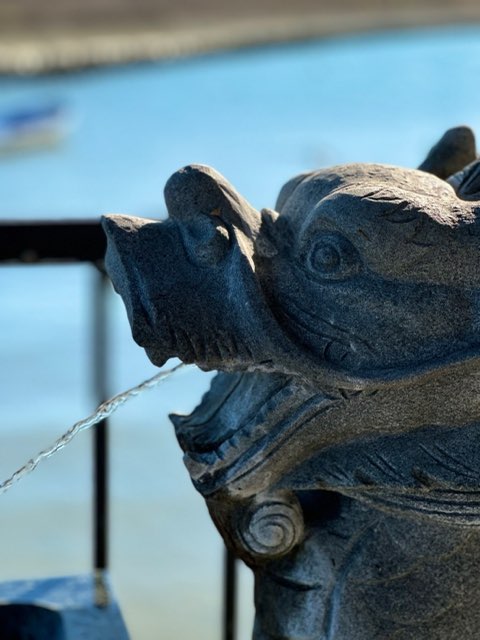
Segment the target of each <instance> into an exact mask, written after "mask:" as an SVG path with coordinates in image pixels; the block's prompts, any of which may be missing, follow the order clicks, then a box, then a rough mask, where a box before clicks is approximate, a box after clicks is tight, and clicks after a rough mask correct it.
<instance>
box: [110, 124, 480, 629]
mask: <svg viewBox="0 0 480 640" xmlns="http://www.w3.org/2000/svg"><path fill="white" fill-rule="evenodd" d="M165 199H166V203H167V208H168V212H169V218H168V219H167V220H165V221H162V222H158V221H152V220H145V219H140V218H134V217H129V216H119V215H116V216H108V217H106V218H105V220H104V226H105V230H106V233H107V236H108V251H107V257H106V265H107V270H108V272H109V274H110V276H111V278H112V280H113V283H114V285H115V288H116V289H117V291H118V292H119V293H120V294H121V296H122V297H123V300H124V302H125V305H126V308H127V313H128V316H129V320H130V323H131V326H132V332H133V336H134V338H135V340H136V341H137V342H138V343H139V344H140V345H141V346H143V347H144V348H145V350H146V352H147V354H148V356H149V358H150V359H151V360H152V362H154V363H155V364H157V365H163V364H164V362H165V361H166V360H167V359H168V358H170V357H172V356H177V357H179V358H180V359H181V360H183V361H184V362H194V363H196V364H197V365H198V366H199V367H201V368H202V369H206V370H211V369H216V370H218V371H219V373H218V374H217V376H216V377H215V378H214V380H213V382H212V385H211V389H210V391H209V392H208V393H207V394H206V395H205V396H204V398H203V399H202V402H201V404H200V405H199V406H198V407H197V408H196V409H195V410H194V411H193V413H192V414H191V415H189V416H178V415H177V416H172V420H173V423H174V425H175V430H176V434H177V437H178V441H179V443H180V446H181V447H182V449H183V451H184V457H185V463H186V466H187V469H188V471H189V473H190V475H191V478H192V480H193V483H194V485H195V487H196V488H197V489H198V490H199V491H200V492H201V494H202V495H203V496H204V497H205V499H206V501H207V504H208V506H209V509H210V513H211V515H212V517H213V519H214V521H215V523H216V525H217V526H218V528H219V530H220V532H221V533H222V535H223V537H224V538H225V540H226V542H227V544H228V545H229V546H230V547H231V548H233V549H234V550H235V552H236V553H237V554H238V555H239V556H240V557H242V558H243V559H244V560H245V562H247V564H249V566H251V567H252V569H253V570H254V572H255V579H256V589H255V600H256V608H257V614H256V621H255V628H254V632H253V635H254V638H255V640H274V639H275V640H373V639H377V640H384V639H385V640H386V639H395V640H411V639H414V640H453V638H462V639H463V640H473V639H474V638H478V629H479V628H480V594H479V593H480V590H479V588H478V587H479V579H478V575H479V569H480V530H479V526H480V464H479V463H480V394H479V391H480V160H477V158H476V152H475V144H474V139H473V134H472V133H471V132H470V130H469V129H467V128H465V127H459V128H456V129H452V130H450V131H448V132H447V133H446V134H445V136H444V137H443V138H442V139H441V140H440V142H439V143H438V144H437V145H436V146H435V147H434V148H433V149H432V151H431V152H430V154H429V155H428V157H427V159H426V160H425V162H424V163H423V164H422V165H421V167H420V170H413V169H403V168H399V167H393V166H387V165H379V164H351V165H345V166H337V167H333V168H330V169H322V170H319V171H312V172H309V173H305V174H302V175H300V176H297V177H296V178H293V179H292V180H291V181H289V182H288V183H287V184H286V185H285V186H284V187H283V189H282V190H281V192H280V196H279V198H278V201H277V204H276V207H275V210H270V209H264V210H262V211H261V212H258V211H256V210H255V209H254V208H253V207H252V206H251V205H250V204H249V203H248V202H247V201H246V200H245V199H244V198H242V196H241V195H240V194H239V193H238V192H237V191H235V189H234V188H233V187H232V186H231V185H230V184H229V183H228V182H227V181H226V180H225V178H223V177H222V176H221V175H219V174H218V173H216V172H215V171H214V170H213V169H210V168H208V167H204V166H189V167H186V168H184V169H182V170H180V171H178V172H177V173H175V174H174V175H173V176H172V177H171V178H170V180H169V181H168V183H167V185H166V188H165Z"/></svg>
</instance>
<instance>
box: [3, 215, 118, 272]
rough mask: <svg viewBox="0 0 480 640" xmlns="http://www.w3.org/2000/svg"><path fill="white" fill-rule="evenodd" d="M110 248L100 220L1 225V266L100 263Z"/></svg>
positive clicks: (20, 222) (16, 222) (10, 222)
mask: <svg viewBox="0 0 480 640" xmlns="http://www.w3.org/2000/svg"><path fill="white" fill-rule="evenodd" d="M106 246H107V245H106V239H105V235H104V233H103V231H102V227H101V225H100V220H99V219H92V220H58V221H54V220H38V221H37V220H35V221H32V220H26V221H23V220H22V221H18V220H15V221H8V220H7V221H5V220H3V221H1V222H0V262H21V263H26V264H31V263H37V262H98V261H101V260H103V258H104V257H105V251H106Z"/></svg>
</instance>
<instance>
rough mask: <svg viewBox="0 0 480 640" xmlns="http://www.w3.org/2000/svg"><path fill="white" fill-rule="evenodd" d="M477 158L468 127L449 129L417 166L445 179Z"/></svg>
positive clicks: (472, 137)
mask: <svg viewBox="0 0 480 640" xmlns="http://www.w3.org/2000/svg"><path fill="white" fill-rule="evenodd" d="M476 158H477V152H476V147H475V135H474V133H473V131H472V130H471V129H470V127H464V126H462V127H454V128H453V129H449V130H448V131H447V132H446V133H444V135H443V136H442V137H441V138H440V140H439V141H438V142H437V144H436V145H435V146H433V147H432V148H431V149H430V151H429V153H428V155H427V157H426V158H425V160H424V161H423V162H422V164H421V165H420V166H419V167H418V168H419V169H420V170H421V171H426V172H427V173H432V174H433V175H434V176H437V178H442V179H443V180H446V179H447V178H448V177H449V176H451V175H452V174H454V173H457V171H460V170H461V169H463V168H464V167H465V166H466V165H468V164H470V163H471V162H473V161H474V160H476Z"/></svg>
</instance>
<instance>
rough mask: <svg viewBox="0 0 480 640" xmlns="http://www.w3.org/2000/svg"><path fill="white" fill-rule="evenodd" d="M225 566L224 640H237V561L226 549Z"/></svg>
mask: <svg viewBox="0 0 480 640" xmlns="http://www.w3.org/2000/svg"><path fill="white" fill-rule="evenodd" d="M223 566H224V578H223V580H224V582H223V640H235V637H236V626H237V560H236V558H235V556H234V555H233V553H232V552H231V551H229V550H228V549H227V548H226V547H225V551H224V560H223Z"/></svg>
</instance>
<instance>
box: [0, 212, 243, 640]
mask: <svg viewBox="0 0 480 640" xmlns="http://www.w3.org/2000/svg"><path fill="white" fill-rule="evenodd" d="M105 250H106V240H105V236H104V234H103V231H102V228H101V226H100V221H99V220H71V221H1V222H0V266H1V265H2V264H26V265H38V264H41V263H57V264H68V263H79V262H87V263H90V264H92V265H93V266H94V267H96V271H97V274H98V277H97V278H96V280H95V283H94V287H93V292H92V313H93V326H94V331H93V344H92V353H93V360H92V364H93V367H92V368H93V372H92V380H93V391H94V393H95V397H96V400H97V401H98V403H100V402H103V401H104V400H106V399H107V379H108V370H107V366H108V365H107V363H108V354H107V343H108V342H107V339H106V338H107V335H106V327H107V311H108V310H107V296H106V293H107V288H108V277H107V275H106V273H105V271H104V268H103V260H104V256H105ZM108 447H109V439H108V420H103V421H102V422H100V423H99V424H98V425H96V427H95V428H94V436H93V451H92V455H93V500H92V501H93V561H92V564H93V568H94V569H95V570H104V569H108V542H109V526H108V524H109V473H108V461H109V452H108ZM236 601H237V575H236V560H235V558H234V556H233V555H232V554H231V553H230V552H229V551H227V550H226V551H225V555H224V577H223V615H222V638H223V640H235V637H236V631H235V629H236V608H237V607H236Z"/></svg>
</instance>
